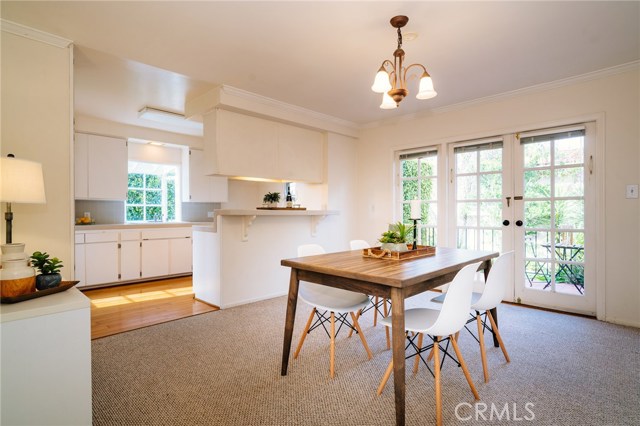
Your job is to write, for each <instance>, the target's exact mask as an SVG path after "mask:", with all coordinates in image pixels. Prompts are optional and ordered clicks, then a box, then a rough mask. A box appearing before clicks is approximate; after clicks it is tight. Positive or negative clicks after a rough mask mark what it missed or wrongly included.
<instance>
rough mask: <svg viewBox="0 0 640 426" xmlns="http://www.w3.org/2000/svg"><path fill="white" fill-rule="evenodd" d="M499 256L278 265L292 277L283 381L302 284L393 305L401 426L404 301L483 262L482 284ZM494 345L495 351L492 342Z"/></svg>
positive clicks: (345, 258)
mask: <svg viewBox="0 0 640 426" xmlns="http://www.w3.org/2000/svg"><path fill="white" fill-rule="evenodd" d="M498 255H499V254H498V253H497V252H489V251H476V250H464V249H455V248H447V247H437V248H436V253H435V255H433V256H428V257H420V258H414V259H407V260H395V259H376V258H373V257H365V256H363V252H362V250H354V251H347V252H337V253H328V254H322V255H317V256H307V257H299V258H295V259H284V260H282V261H281V262H280V264H281V265H283V266H287V267H290V268H291V277H290V280H289V296H288V300H287V316H286V321H285V325H284V341H283V345H282V369H281V375H283V376H285V375H286V374H287V367H288V365H289V354H290V352H291V340H292V337H293V327H294V323H295V315H296V306H297V302H298V288H299V283H300V281H307V282H312V283H316V284H321V285H326V286H329V287H337V288H342V289H346V290H351V291H356V292H361V293H364V294H368V295H373V296H380V297H385V298H388V299H391V306H392V313H391V321H392V325H391V330H392V331H391V333H392V351H393V380H394V391H395V408H396V425H398V426H401V425H404V424H405V342H404V340H405V328H404V311H405V309H404V301H405V299H406V298H408V297H411V296H415V295H416V294H419V293H422V292H424V291H427V290H430V289H433V288H435V287H438V286H441V285H443V284H446V283H448V282H451V281H452V280H453V277H454V276H455V275H456V274H457V273H458V271H459V270H460V269H462V268H463V267H465V266H466V265H469V264H471V263H475V262H482V263H481V264H480V267H479V268H478V270H484V275H485V279H486V277H487V275H488V273H489V270H490V269H491V259H492V258H495V257H498ZM497 314H498V313H497V312H496V311H495V310H493V311H492V315H493V316H494V319H495V320H496V321H497V318H498V315H497ZM494 344H495V345H497V341H496V340H495V339H494ZM382 373H383V372H381V375H382ZM374 391H375V389H372V392H374Z"/></svg>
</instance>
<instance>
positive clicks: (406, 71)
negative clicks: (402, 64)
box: [403, 64, 429, 81]
mask: <svg viewBox="0 0 640 426" xmlns="http://www.w3.org/2000/svg"><path fill="white" fill-rule="evenodd" d="M413 67H418V68H422V71H424V72H425V73H427V75H429V73H428V72H427V69H426V68H425V67H424V65H422V64H411V65H409V66H408V67H407V68H405V69H404V74H403V80H404V81H407V73H408V72H409V70H410V69H411V68H413Z"/></svg>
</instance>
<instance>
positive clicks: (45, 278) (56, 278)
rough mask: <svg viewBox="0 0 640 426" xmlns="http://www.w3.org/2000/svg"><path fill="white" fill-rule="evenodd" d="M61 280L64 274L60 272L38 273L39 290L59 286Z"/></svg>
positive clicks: (37, 283)
mask: <svg viewBox="0 0 640 426" xmlns="http://www.w3.org/2000/svg"><path fill="white" fill-rule="evenodd" d="M61 282H62V275H60V274H58V273H56V274H39V275H36V288H37V289H38V290H46V289H48V288H54V287H58V286H59V285H60V283H61Z"/></svg>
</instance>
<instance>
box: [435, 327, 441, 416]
mask: <svg viewBox="0 0 640 426" xmlns="http://www.w3.org/2000/svg"><path fill="white" fill-rule="evenodd" d="M433 362H434V366H433V375H434V376H435V388H436V426H441V425H442V395H441V394H440V348H439V347H438V338H437V337H436V340H435V342H434V343H433Z"/></svg>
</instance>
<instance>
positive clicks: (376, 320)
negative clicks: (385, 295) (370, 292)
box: [373, 296, 386, 327]
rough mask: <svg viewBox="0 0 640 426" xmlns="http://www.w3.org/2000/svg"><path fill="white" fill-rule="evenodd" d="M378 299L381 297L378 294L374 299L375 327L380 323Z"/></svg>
mask: <svg viewBox="0 0 640 426" xmlns="http://www.w3.org/2000/svg"><path fill="white" fill-rule="evenodd" d="M378 300H379V297H378V296H376V298H375V299H374V306H373V326H374V327H375V326H377V325H378ZM385 316H386V315H385Z"/></svg>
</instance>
